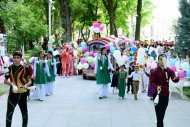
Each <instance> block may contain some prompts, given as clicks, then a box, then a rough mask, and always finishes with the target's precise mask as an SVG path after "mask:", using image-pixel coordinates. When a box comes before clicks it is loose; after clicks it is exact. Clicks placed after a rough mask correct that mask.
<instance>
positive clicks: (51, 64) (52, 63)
mask: <svg viewBox="0 0 190 127" xmlns="http://www.w3.org/2000/svg"><path fill="white" fill-rule="evenodd" d="M47 64H48V68H49V73H50V77H47V84H46V95H51V94H53V85H54V82H55V75H56V72H57V69H56V60H55V59H53V58H52V59H48V62H47ZM46 76H48V75H46Z"/></svg>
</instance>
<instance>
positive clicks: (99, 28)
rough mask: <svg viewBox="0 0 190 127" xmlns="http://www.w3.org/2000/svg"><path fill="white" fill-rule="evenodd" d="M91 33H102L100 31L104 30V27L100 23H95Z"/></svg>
mask: <svg viewBox="0 0 190 127" xmlns="http://www.w3.org/2000/svg"><path fill="white" fill-rule="evenodd" d="M89 30H90V32H92V33H100V31H103V30H104V26H103V25H101V23H100V22H97V21H95V22H93V25H92V26H91V27H90V28H89Z"/></svg>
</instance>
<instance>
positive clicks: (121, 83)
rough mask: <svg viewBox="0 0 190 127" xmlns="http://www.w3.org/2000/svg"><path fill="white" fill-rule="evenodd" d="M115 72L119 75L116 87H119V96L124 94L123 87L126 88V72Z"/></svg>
mask: <svg viewBox="0 0 190 127" xmlns="http://www.w3.org/2000/svg"><path fill="white" fill-rule="evenodd" d="M116 74H117V75H118V76H119V83H118V89H119V94H118V95H119V97H124V96H125V88H126V78H127V72H126V71H123V72H122V71H118V72H116Z"/></svg>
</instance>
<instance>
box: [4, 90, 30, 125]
mask: <svg viewBox="0 0 190 127" xmlns="http://www.w3.org/2000/svg"><path fill="white" fill-rule="evenodd" d="M17 104H18V105H19V107H20V110H21V113H22V127H27V125H28V109H27V93H26V92H25V93H10V94H9V97H8V101H7V115H6V127H11V123H12V116H13V113H14V109H15V107H16V105H17Z"/></svg>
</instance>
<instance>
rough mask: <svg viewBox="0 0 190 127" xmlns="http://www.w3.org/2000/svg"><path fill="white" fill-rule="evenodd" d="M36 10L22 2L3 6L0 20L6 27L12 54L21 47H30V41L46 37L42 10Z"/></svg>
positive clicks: (0, 11) (10, 2)
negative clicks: (41, 16) (41, 17)
mask: <svg viewBox="0 0 190 127" xmlns="http://www.w3.org/2000/svg"><path fill="white" fill-rule="evenodd" d="M34 10H35V9H34V6H32V5H25V4H24V3H23V2H22V1H18V2H12V1H8V2H7V3H2V4H1V10H0V18H1V19H2V20H3V21H4V24H5V27H6V31H7V36H8V51H9V52H10V53H11V52H12V51H14V50H18V49H20V48H21V45H28V41H29V40H32V39H36V40H38V38H40V37H41V36H44V35H45V33H46V28H47V25H46V24H44V23H43V22H42V21H41V20H40V17H39V15H40V14H41V10H35V11H34Z"/></svg>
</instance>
